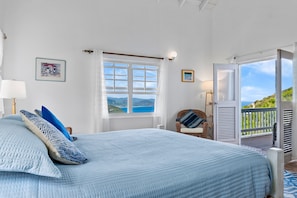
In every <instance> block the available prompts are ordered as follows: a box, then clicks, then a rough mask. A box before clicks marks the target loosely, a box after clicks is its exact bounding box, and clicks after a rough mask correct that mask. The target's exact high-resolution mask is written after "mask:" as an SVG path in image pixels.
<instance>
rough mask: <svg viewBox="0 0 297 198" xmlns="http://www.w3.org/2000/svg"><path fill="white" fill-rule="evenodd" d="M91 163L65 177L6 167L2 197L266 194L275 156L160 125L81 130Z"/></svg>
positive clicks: (69, 168)
mask: <svg viewBox="0 0 297 198" xmlns="http://www.w3.org/2000/svg"><path fill="white" fill-rule="evenodd" d="M77 136H78V140H77V141H75V144H76V145H77V146H78V147H79V148H80V150H81V151H83V152H84V153H85V154H86V155H87V157H88V162H87V163H86V164H82V165H62V164H56V166H57V167H58V168H59V169H60V171H61V173H62V178H50V177H43V176H36V175H32V174H27V173H12V172H0V197H18V198H20V197H27V198H35V197H36V198H51V197H54V198H59V197H61V198H67V197H69V198H87V197H92V198H93V197H114V198H122V197H179V198H180V197H199V198H201V197H207V198H209V197H226V198H232V197H241V198H243V197H247V198H251V197H253V198H254V197H260V198H263V197H265V195H267V194H269V191H270V185H271V175H270V165H269V161H268V160H267V159H266V158H265V157H263V156H262V155H261V154H258V153H256V152H254V151H251V150H248V149H246V148H243V147H240V146H236V145H230V144H225V143H220V142H215V141H211V140H206V139H201V138H196V137H193V136H187V135H183V134H179V133H176V132H170V131H166V130H160V129H138V130H125V131H114V132H104V133H98V134H92V135H77Z"/></svg>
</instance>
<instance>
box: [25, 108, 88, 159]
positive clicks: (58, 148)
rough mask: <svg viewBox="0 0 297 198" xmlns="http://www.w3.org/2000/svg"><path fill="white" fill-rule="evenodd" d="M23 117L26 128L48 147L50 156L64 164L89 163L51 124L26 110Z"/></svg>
mask: <svg viewBox="0 0 297 198" xmlns="http://www.w3.org/2000/svg"><path fill="white" fill-rule="evenodd" d="M21 116H22V119H23V120H24V122H25V124H26V126H27V127H28V128H29V129H30V130H31V131H32V132H33V133H34V134H35V135H37V136H38V137H39V138H40V139H41V140H42V141H43V142H44V144H45V145H46V146H47V148H48V151H49V155H50V156H51V157H52V158H53V159H54V160H56V161H58V162H61V163H64V164H82V163H84V162H86V161H87V158H86V156H85V155H84V154H83V153H82V152H81V151H80V150H79V149H78V148H77V147H76V146H75V144H74V143H73V142H70V141H69V140H68V139H67V138H66V137H65V136H64V135H63V134H62V133H61V132H60V131H59V130H58V129H57V128H56V127H54V126H53V125H52V124H51V123H49V122H48V121H46V120H45V119H43V118H41V117H39V116H37V115H35V114H33V113H30V112H28V111H25V110H21Z"/></svg>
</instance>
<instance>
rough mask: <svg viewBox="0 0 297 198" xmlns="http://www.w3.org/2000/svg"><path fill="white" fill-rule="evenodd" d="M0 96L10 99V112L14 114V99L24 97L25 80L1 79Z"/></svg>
mask: <svg viewBox="0 0 297 198" xmlns="http://www.w3.org/2000/svg"><path fill="white" fill-rule="evenodd" d="M0 98H5V99H12V107H11V113H12V114H16V102H15V99H16V98H18V99H21V98H26V85H25V82H24V81H16V80H2V81H1V89H0Z"/></svg>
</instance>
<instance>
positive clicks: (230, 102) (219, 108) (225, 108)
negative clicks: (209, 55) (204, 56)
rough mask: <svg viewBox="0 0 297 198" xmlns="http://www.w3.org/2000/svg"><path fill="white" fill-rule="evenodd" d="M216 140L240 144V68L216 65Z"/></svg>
mask: <svg viewBox="0 0 297 198" xmlns="http://www.w3.org/2000/svg"><path fill="white" fill-rule="evenodd" d="M213 71H214V74H213V81H214V83H213V84H214V85H213V86H214V87H213V88H214V95H213V99H214V139H215V140H218V141H222V142H228V143H233V144H240V125H239V123H240V122H241V121H240V108H239V107H240V106H239V103H240V100H239V98H240V92H239V87H240V86H239V82H240V81H239V66H238V65H237V64H214V70H213Z"/></svg>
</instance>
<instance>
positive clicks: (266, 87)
mask: <svg viewBox="0 0 297 198" xmlns="http://www.w3.org/2000/svg"><path fill="white" fill-rule="evenodd" d="M240 71H241V101H248V102H253V101H255V100H261V99H262V98H264V97H267V96H270V95H272V94H274V93H275V60H274V59H273V60H267V61H260V62H255V63H248V64H242V65H240ZM292 77H293V73H292V61H290V60H287V59H283V60H282V90H284V89H287V88H289V87H292V83H293V78H292Z"/></svg>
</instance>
